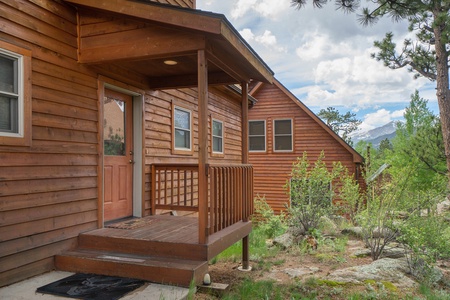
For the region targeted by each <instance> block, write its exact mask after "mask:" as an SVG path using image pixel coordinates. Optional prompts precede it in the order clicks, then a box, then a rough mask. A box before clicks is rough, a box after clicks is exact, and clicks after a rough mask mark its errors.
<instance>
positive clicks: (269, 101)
mask: <svg viewBox="0 0 450 300" xmlns="http://www.w3.org/2000/svg"><path fill="white" fill-rule="evenodd" d="M251 95H252V96H253V97H254V98H256V99H257V100H258V101H257V103H256V104H255V106H254V107H252V108H251V109H250V110H249V121H252V120H255V121H256V120H257V121H260V120H265V121H266V151H264V152H257V151H250V152H249V161H250V163H251V164H252V165H253V167H254V192H255V195H259V196H261V197H262V196H264V197H265V199H266V201H267V202H268V204H269V205H270V206H271V207H272V208H273V209H274V210H275V211H276V212H280V211H282V210H285V209H286V205H289V194H288V192H287V190H286V189H285V188H284V186H285V185H286V183H287V182H288V180H289V178H290V173H291V170H292V163H293V162H295V161H296V160H297V157H302V155H303V152H305V151H306V152H307V154H308V159H309V160H310V161H311V162H313V161H315V160H317V158H318V157H319V155H320V153H321V151H324V153H325V159H324V161H325V162H326V164H327V166H328V167H329V168H331V165H332V162H334V161H340V162H341V163H342V164H343V165H344V166H345V167H347V168H348V170H349V172H350V174H354V173H355V171H356V168H357V164H356V162H362V157H361V156H360V155H359V154H357V153H356V152H355V151H354V150H353V151H351V150H352V149H351V148H350V147H349V146H348V145H347V147H345V146H344V145H343V142H342V141H340V140H339V139H340V138H339V137H337V136H336V135H333V134H330V132H329V131H327V130H326V128H324V126H323V124H320V122H321V121H318V118H317V117H316V118H313V116H312V115H313V114H312V112H310V111H309V110H308V109H307V108H306V107H305V106H304V105H303V104H301V103H300V102H299V100H298V99H296V98H295V97H294V96H293V95H292V94H290V92H289V91H288V90H287V89H286V88H284V87H283V86H282V85H281V84H280V83H279V82H275V84H274V85H268V84H262V85H261V86H259V87H257V88H256V89H254V90H253V91H251ZM286 119H291V120H292V126H293V146H294V149H293V151H284V152H283V151H275V150H274V128H273V126H274V121H275V120H286Z"/></svg>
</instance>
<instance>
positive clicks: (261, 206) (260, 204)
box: [253, 195, 287, 238]
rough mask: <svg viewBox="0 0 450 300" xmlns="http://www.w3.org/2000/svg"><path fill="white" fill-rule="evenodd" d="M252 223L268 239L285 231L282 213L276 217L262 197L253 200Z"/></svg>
mask: <svg viewBox="0 0 450 300" xmlns="http://www.w3.org/2000/svg"><path fill="white" fill-rule="evenodd" d="M254 203H255V214H254V216H253V220H254V221H255V222H254V223H255V224H256V227H258V228H259V229H260V230H262V232H264V233H265V234H266V236H267V237H268V238H274V237H276V236H278V235H280V234H282V233H284V232H285V231H286V228H287V225H286V218H285V216H284V214H283V213H280V214H279V215H276V214H275V213H274V211H273V209H272V208H271V207H270V205H269V204H268V203H267V201H266V199H265V198H264V197H260V196H259V195H258V196H256V198H255V201H254Z"/></svg>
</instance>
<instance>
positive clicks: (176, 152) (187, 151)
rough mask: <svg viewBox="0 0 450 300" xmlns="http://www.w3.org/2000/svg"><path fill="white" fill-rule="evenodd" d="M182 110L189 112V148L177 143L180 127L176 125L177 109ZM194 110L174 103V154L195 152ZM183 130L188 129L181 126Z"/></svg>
mask: <svg viewBox="0 0 450 300" xmlns="http://www.w3.org/2000/svg"><path fill="white" fill-rule="evenodd" d="M176 110H180V111H184V112H187V113H189V148H179V147H176V145H175V134H176V130H177V129H179V128H177V127H175V111H176ZM193 124H194V123H193V110H192V109H189V108H187V107H184V106H181V105H179V104H174V103H172V153H173V154H181V155H192V154H193V153H194V147H193V143H192V142H193V133H194V131H193ZM180 129H181V130H184V131H186V129H184V128H180Z"/></svg>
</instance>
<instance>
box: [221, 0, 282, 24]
mask: <svg viewBox="0 0 450 300" xmlns="http://www.w3.org/2000/svg"><path fill="white" fill-rule="evenodd" d="M289 8H290V3H289V1H279V0H260V1H257V0H238V1H237V2H236V4H235V5H234V6H233V9H232V10H231V13H230V15H231V18H232V19H238V18H240V17H243V16H245V14H246V13H247V12H248V11H249V10H253V11H255V12H257V13H258V14H259V15H261V16H263V17H268V18H271V19H275V18H277V17H278V16H280V15H281V14H282V13H283V12H284V11H285V10H287V9H289Z"/></svg>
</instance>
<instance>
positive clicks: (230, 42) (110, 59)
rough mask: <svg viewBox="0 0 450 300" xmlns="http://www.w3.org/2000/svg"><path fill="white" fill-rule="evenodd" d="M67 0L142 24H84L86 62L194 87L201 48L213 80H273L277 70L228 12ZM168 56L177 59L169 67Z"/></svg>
mask: <svg viewBox="0 0 450 300" xmlns="http://www.w3.org/2000/svg"><path fill="white" fill-rule="evenodd" d="M65 1H66V2H68V3H71V4H73V5H75V6H76V7H77V8H78V11H79V14H80V16H83V14H86V13H87V12H92V11H97V12H101V13H102V14H104V15H109V16H113V17H115V18H124V19H126V20H128V21H131V22H136V24H138V23H139V24H140V26H138V27H136V28H133V30H127V31H125V30H124V31H123V32H118V31H116V32H111V31H108V30H103V31H100V30H98V29H97V31H95V30H96V29H95V28H94V27H93V26H91V27H90V30H92V31H90V32H88V31H84V30H83V27H82V28H80V49H79V50H80V51H79V61H80V62H81V63H87V64H105V63H114V64H115V65H117V66H119V67H122V68H126V69H132V70H134V71H136V72H138V73H141V74H143V75H145V76H146V77H147V78H149V86H151V87H153V88H174V87H191V86H196V85H197V84H198V82H197V80H198V79H197V70H198V61H197V51H198V50H205V51H206V57H207V61H208V81H209V84H221V85H222V84H234V83H241V82H249V81H250V80H255V81H259V82H265V83H272V82H273V71H272V70H271V69H270V68H269V67H268V66H267V65H266V64H265V62H264V61H263V60H262V59H261V58H260V57H259V56H258V54H257V53H256V52H255V51H254V50H253V49H252V48H251V47H250V46H249V45H248V44H247V43H246V42H245V40H244V39H243V38H242V37H241V36H240V35H239V33H238V32H237V31H236V29H235V28H234V27H233V26H232V25H231V24H230V22H229V21H228V20H227V19H226V18H225V16H224V15H221V14H216V13H211V12H204V11H199V10H195V9H189V8H181V7H176V6H171V5H165V4H158V3H155V2H149V1H145V0H138V1H131V0H65ZM118 26H121V25H118ZM94 31H95V32H94ZM166 60H172V61H176V62H177V64H176V65H173V66H167V65H165V64H164V61H166Z"/></svg>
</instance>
